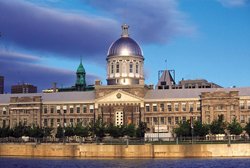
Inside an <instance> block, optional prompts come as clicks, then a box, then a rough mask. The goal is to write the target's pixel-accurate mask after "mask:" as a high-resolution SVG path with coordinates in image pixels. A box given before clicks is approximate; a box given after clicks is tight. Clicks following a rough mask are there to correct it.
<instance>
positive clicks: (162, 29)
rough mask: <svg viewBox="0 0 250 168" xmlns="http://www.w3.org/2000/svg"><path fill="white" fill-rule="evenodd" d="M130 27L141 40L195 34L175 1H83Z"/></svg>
mask: <svg viewBox="0 0 250 168" xmlns="http://www.w3.org/2000/svg"><path fill="white" fill-rule="evenodd" d="M82 2H84V3H88V4H89V5H91V6H93V7H95V8H98V9H101V10H103V11H106V12H107V13H108V14H111V15H112V16H113V17H114V18H115V19H117V20H119V21H120V22H126V23H127V24H129V25H130V26H131V34H133V35H135V37H136V39H139V41H142V42H143V43H150V44H152V43H158V44H159V43H166V42H168V41H169V40H170V39H171V38H173V37H175V36H177V35H187V34H193V33H195V27H194V26H190V25H189V24H188V23H187V21H186V20H187V16H186V15H185V14H184V13H182V12H180V11H179V10H178V4H177V1H175V0H157V1H154V2H153V1H152V0H136V1H135V0H119V1H117V0H105V1H100V0H82Z"/></svg>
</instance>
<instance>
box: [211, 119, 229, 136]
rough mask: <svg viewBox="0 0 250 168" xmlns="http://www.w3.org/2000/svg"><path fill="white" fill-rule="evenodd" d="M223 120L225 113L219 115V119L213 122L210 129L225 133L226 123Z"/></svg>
mask: <svg viewBox="0 0 250 168" xmlns="http://www.w3.org/2000/svg"><path fill="white" fill-rule="evenodd" d="M223 120H224V117H223V115H219V116H218V119H217V120H214V121H213V122H212V123H211V125H210V131H211V133H212V134H225V128H226V123H225V122H224V121H223Z"/></svg>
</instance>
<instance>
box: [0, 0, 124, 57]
mask: <svg viewBox="0 0 250 168" xmlns="http://www.w3.org/2000/svg"><path fill="white" fill-rule="evenodd" d="M118 27H119V26H118V24H117V23H116V21H114V20H112V19H108V18H103V17H97V16H92V15H83V14H80V13H69V12H65V11H59V10H53V9H49V8H44V7H39V6H36V5H34V4H31V3H28V2H23V1H16V0H11V1H0V28H1V30H0V31H1V32H2V38H1V40H3V41H4V42H5V44H6V45H16V46H18V47H22V48H23V49H26V50H34V51H42V52H43V53H44V54H45V55H46V54H47V53H53V54H56V55H58V56H64V57H69V58H78V59H79V57H80V56H83V57H84V58H85V60H86V59H91V60H95V61H98V59H96V58H99V57H103V58H102V59H103V60H105V59H104V58H105V54H106V52H104V51H106V50H107V49H108V46H109V44H110V43H111V42H112V41H113V39H114V38H115V34H114V33H113V31H114V30H115V29H116V28H117V29H118Z"/></svg>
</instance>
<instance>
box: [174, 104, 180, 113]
mask: <svg viewBox="0 0 250 168" xmlns="http://www.w3.org/2000/svg"><path fill="white" fill-rule="evenodd" d="M174 111H179V104H178V103H175V104H174Z"/></svg>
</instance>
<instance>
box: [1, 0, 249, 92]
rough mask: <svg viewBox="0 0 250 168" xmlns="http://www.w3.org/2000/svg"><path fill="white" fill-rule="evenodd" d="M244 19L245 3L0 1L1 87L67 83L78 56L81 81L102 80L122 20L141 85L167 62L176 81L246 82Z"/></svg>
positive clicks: (205, 0)
mask: <svg viewBox="0 0 250 168" xmlns="http://www.w3.org/2000/svg"><path fill="white" fill-rule="evenodd" d="M249 18H250V1H249V0H154V1H153V0H105V1H102V0H68V1H66V0H9V1H6V0H0V32H1V37H0V75H4V76H5V88H6V89H5V91H6V92H9V90H10V86H11V85H12V84H16V83H18V82H26V83H32V84H34V85H37V86H38V88H39V90H42V89H45V88H49V87H51V85H52V83H53V82H57V83H58V86H59V87H61V86H63V87H66V86H71V85H74V82H75V71H76V68H77V66H78V65H79V60H80V58H81V57H82V59H83V64H84V67H85V70H86V72H87V81H88V84H93V82H94V80H96V79H101V80H102V82H103V83H104V84H106V62H105V59H106V54H107V50H108V48H109V46H110V44H111V43H112V42H113V41H115V40H116V39H118V38H119V37H120V34H121V29H120V26H121V24H123V23H127V24H128V25H130V29H129V32H130V35H131V37H132V38H134V39H135V40H136V41H137V42H138V43H139V44H140V45H141V48H142V49H143V53H144V57H145V76H146V83H147V84H156V83H157V78H158V76H157V75H158V70H162V69H165V68H166V66H167V68H168V69H175V70H176V80H177V81H179V80H181V79H182V78H184V79H200V78H204V79H207V80H208V81H211V82H214V83H217V84H219V85H221V86H224V87H231V86H234V85H235V86H238V87H245V86H250V79H249V74H250V68H249V63H250V19H249ZM165 60H167V64H166V63H165Z"/></svg>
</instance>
